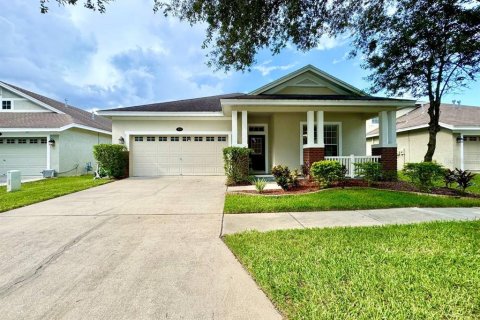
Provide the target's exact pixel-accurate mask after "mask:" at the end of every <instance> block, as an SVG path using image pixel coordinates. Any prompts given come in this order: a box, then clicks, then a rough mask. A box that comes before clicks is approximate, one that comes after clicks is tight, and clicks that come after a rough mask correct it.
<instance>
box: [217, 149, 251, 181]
mask: <svg viewBox="0 0 480 320" xmlns="http://www.w3.org/2000/svg"><path fill="white" fill-rule="evenodd" d="M250 152H252V150H251V149H248V148H244V147H228V148H225V149H223V162H224V168H225V175H226V176H227V185H229V186H231V185H236V184H241V183H248V182H249V176H248V172H249V162H250Z"/></svg>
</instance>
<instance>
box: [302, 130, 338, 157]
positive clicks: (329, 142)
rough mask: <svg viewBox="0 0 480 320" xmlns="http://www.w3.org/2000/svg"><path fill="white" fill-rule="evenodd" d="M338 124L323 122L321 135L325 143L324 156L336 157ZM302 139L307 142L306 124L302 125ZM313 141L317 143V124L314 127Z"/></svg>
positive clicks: (304, 142)
mask: <svg viewBox="0 0 480 320" xmlns="http://www.w3.org/2000/svg"><path fill="white" fill-rule="evenodd" d="M338 128H339V126H338V124H324V125H323V137H324V143H325V156H330V157H336V156H338V155H339V148H338V145H339V140H340V138H339V129H338ZM302 129H303V130H302V131H303V132H302V141H303V144H304V145H305V144H307V125H306V124H304V125H303V126H302ZM314 137H315V138H314V139H315V140H314V143H317V126H315V127H314Z"/></svg>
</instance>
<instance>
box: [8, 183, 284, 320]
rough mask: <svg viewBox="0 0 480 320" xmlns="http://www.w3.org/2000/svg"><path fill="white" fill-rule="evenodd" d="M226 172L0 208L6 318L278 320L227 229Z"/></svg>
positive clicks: (111, 187) (100, 189)
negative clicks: (224, 237)
mask: <svg viewBox="0 0 480 320" xmlns="http://www.w3.org/2000/svg"><path fill="white" fill-rule="evenodd" d="M223 179H224V178H222V177H201V178H196V177H168V178H152V179H134V178H132V179H127V180H122V181H118V182H114V183H111V184H107V185H103V186H100V187H97V188H93V189H89V190H86V191H82V192H78V193H75V194H71V195H68V196H64V197H61V198H57V199H53V200H49V201H45V202H42V203H38V204H35V205H31V206H28V207H24V208H20V209H16V210H12V211H9V212H5V213H1V214H0V314H1V315H2V316H1V318H2V319H279V318H280V315H279V314H278V312H277V311H276V310H275V309H274V307H273V306H272V304H271V303H270V301H269V300H268V299H267V298H266V297H265V295H264V293H263V292H262V291H261V290H260V289H258V287H257V286H256V285H255V283H254V281H253V280H252V279H251V278H250V277H249V275H248V274H247V272H246V271H245V270H244V269H243V268H242V266H241V265H240V264H239V263H238V262H237V261H236V259H235V257H234V256H233V255H232V253H231V252H230V251H229V250H228V248H227V247H226V246H225V244H224V243H223V242H222V241H221V240H220V239H219V237H218V236H219V234H220V229H221V225H222V214H221V212H222V208H223V201H224V192H225V186H224V185H223Z"/></svg>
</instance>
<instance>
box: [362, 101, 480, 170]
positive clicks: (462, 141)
mask: <svg viewBox="0 0 480 320" xmlns="http://www.w3.org/2000/svg"><path fill="white" fill-rule="evenodd" d="M427 110H428V104H427V103H423V104H422V103H419V104H417V105H416V107H415V108H414V109H410V111H409V112H408V113H406V114H403V115H401V116H399V117H397V123H396V130H397V150H398V152H397V164H398V169H399V170H400V169H402V168H403V165H404V164H405V163H408V162H421V161H423V157H424V155H425V152H426V151H427V143H428V122H429V120H430V118H429V116H428V113H427ZM439 122H440V127H441V129H440V132H438V133H437V146H436V149H435V154H434V156H433V160H435V161H437V162H438V163H440V164H442V165H444V166H445V167H447V168H450V169H454V168H459V169H463V170H470V171H476V172H478V171H480V107H473V106H462V105H453V104H442V105H441V106H440V121H439ZM378 134H379V131H378V128H377V129H374V130H372V131H370V132H368V133H367V150H368V147H369V146H371V145H374V144H376V143H377V142H378Z"/></svg>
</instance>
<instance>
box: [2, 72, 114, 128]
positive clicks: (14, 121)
mask: <svg viewBox="0 0 480 320" xmlns="http://www.w3.org/2000/svg"><path fill="white" fill-rule="evenodd" d="M0 86H1V87H3V88H5V89H7V90H11V91H12V92H14V93H17V94H19V95H21V96H23V97H25V98H26V99H28V100H30V101H32V102H34V103H36V104H39V105H41V106H43V107H46V108H47V109H49V110H50V111H52V112H41V113H32V112H5V113H0V128H18V129H20V128H37V129H46V128H52V129H60V128H64V129H68V128H70V127H78V128H83V129H86V130H93V131H100V132H104V133H110V132H111V131H112V121H111V120H110V119H107V118H105V117H102V116H98V115H94V116H92V114H91V113H90V112H88V111H85V110H82V109H79V108H76V107H73V106H71V105H66V104H65V103H62V102H59V101H57V100H54V99H51V98H48V97H45V96H42V95H40V94H38V93H35V92H31V91H28V90H26V89H23V88H20V87H17V86H14V85H11V84H8V83H6V82H2V81H0Z"/></svg>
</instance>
